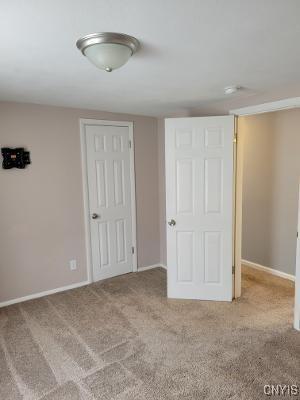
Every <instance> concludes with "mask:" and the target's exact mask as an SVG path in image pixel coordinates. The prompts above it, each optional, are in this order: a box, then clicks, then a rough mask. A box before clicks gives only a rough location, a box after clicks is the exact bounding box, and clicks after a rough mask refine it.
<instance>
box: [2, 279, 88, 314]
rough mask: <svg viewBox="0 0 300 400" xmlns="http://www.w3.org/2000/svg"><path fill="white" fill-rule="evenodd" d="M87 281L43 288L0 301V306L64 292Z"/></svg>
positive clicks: (86, 283)
mask: <svg viewBox="0 0 300 400" xmlns="http://www.w3.org/2000/svg"><path fill="white" fill-rule="evenodd" d="M89 283H90V282H89V281H82V282H78V283H73V284H72V285H67V286H62V287H59V288H56V289H51V290H45V291H44V292H39V293H34V294H29V295H28V296H24V297H19V298H17V299H12V300H7V301H3V302H2V303H0V308H1V307H6V306H10V305H11V304H16V303H22V302H23V301H27V300H33V299H38V298H39V297H44V296H49V294H54V293H59V292H64V291H66V290H70V289H76V288H79V287H81V286H86V285H88V284H89Z"/></svg>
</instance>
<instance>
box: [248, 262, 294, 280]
mask: <svg viewBox="0 0 300 400" xmlns="http://www.w3.org/2000/svg"><path fill="white" fill-rule="evenodd" d="M242 264H243V265H245V266H246V267H251V268H255V269H258V270H260V271H264V272H267V273H268V274H271V275H275V276H279V277H280V278H284V279H288V280H289V281H293V282H295V276H294V275H291V274H287V273H286V272H282V271H278V270H277V269H273V268H270V267H265V266H264V265H261V264H257V263H254V262H252V261H248V260H242Z"/></svg>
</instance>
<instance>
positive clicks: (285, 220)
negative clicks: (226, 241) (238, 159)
mask: <svg viewBox="0 0 300 400" xmlns="http://www.w3.org/2000/svg"><path fill="white" fill-rule="evenodd" d="M239 133H241V134H242V137H243V138H242V140H243V144H244V146H243V147H244V181H243V241H242V257H243V258H244V259H246V260H249V261H252V262H255V263H259V264H262V265H265V266H268V267H271V268H274V269H277V270H280V271H283V272H287V273H290V274H294V273H295V256H296V232H297V212H298V182H299V177H300V110H287V111H278V112H274V113H268V114H261V115H256V116H249V117H242V118H239Z"/></svg>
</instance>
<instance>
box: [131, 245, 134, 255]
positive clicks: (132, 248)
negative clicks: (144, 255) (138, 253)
mask: <svg viewBox="0 0 300 400" xmlns="http://www.w3.org/2000/svg"><path fill="white" fill-rule="evenodd" d="M131 252H132V254H134V246H132V247H131Z"/></svg>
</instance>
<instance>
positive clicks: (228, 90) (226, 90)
mask: <svg viewBox="0 0 300 400" xmlns="http://www.w3.org/2000/svg"><path fill="white" fill-rule="evenodd" d="M241 89H242V87H241V86H238V85H233V86H226V87H225V88H224V93H225V94H233V93H236V92H237V91H238V90H241Z"/></svg>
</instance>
